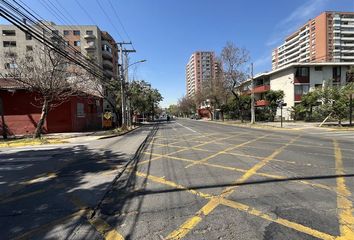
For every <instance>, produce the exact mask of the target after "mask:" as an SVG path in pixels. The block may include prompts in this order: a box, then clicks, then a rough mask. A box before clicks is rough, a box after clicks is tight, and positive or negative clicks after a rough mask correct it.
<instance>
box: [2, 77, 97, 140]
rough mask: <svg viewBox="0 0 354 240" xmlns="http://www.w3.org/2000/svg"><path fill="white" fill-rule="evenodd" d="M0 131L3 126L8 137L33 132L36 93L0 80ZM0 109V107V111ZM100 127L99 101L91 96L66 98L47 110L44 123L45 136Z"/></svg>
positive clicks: (36, 114)
mask: <svg viewBox="0 0 354 240" xmlns="http://www.w3.org/2000/svg"><path fill="white" fill-rule="evenodd" d="M0 99H1V101H0V104H1V102H2V109H3V114H4V122H2V120H1V118H0V132H1V133H2V126H3V124H4V123H5V126H6V129H7V133H8V135H27V134H32V133H34V131H35V129H36V126H37V122H38V120H39V118H40V116H41V107H40V103H39V101H38V94H36V93H32V92H29V91H28V90H26V89H23V88H21V87H20V86H18V85H17V84H16V82H14V81H12V80H10V79H0ZM0 109H1V108H0ZM101 128H102V98H101V97H99V96H96V95H93V94H92V93H91V94H89V93H83V94H80V96H73V97H70V98H69V99H68V100H67V101H66V102H64V103H62V104H60V105H59V106H58V107H56V108H54V109H51V110H50V111H49V113H48V116H47V120H46V122H45V124H44V132H45V133H58V132H81V131H89V130H98V129H101Z"/></svg>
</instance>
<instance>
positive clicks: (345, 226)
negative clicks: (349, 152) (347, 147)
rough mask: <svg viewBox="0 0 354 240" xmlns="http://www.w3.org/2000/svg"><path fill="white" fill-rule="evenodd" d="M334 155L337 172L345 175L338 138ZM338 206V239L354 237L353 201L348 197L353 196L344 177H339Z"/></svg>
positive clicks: (335, 141) (334, 144)
mask: <svg viewBox="0 0 354 240" xmlns="http://www.w3.org/2000/svg"><path fill="white" fill-rule="evenodd" d="M333 146H334V156H335V162H336V174H337V175H344V174H345V172H344V168H343V160H342V152H341V149H340V146H339V144H338V142H337V140H335V139H333ZM337 192H338V194H337V208H338V218H339V231H340V235H341V236H340V237H339V238H338V239H341V240H344V239H348V240H352V239H354V216H353V210H354V209H353V203H352V202H351V201H350V200H349V199H348V198H350V196H351V193H350V191H349V190H348V189H347V187H346V185H345V178H344V177H337Z"/></svg>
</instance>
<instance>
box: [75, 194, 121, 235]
mask: <svg viewBox="0 0 354 240" xmlns="http://www.w3.org/2000/svg"><path fill="white" fill-rule="evenodd" d="M70 200H71V201H72V202H73V203H74V204H75V205H76V206H77V207H79V208H81V209H87V207H86V206H85V204H84V203H83V202H82V201H81V200H80V199H79V198H78V197H76V196H72V198H71V199H70ZM91 213H92V211H91V210H90V211H86V212H85V216H86V219H87V221H88V222H89V223H90V224H91V225H92V226H93V227H94V228H95V229H96V230H97V232H99V233H100V234H101V235H102V236H104V238H105V240H124V237H123V236H122V235H121V234H120V233H118V232H117V231H116V230H115V229H113V228H112V227H111V226H110V225H109V224H108V223H107V222H105V221H104V220H103V219H101V218H99V217H94V218H91Z"/></svg>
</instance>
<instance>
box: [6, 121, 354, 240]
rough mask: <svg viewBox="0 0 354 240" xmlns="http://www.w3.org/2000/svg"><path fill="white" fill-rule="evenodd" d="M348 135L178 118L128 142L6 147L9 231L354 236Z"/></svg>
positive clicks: (22, 234)
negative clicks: (41, 147)
mask: <svg viewBox="0 0 354 240" xmlns="http://www.w3.org/2000/svg"><path fill="white" fill-rule="evenodd" d="M348 133H350V132H346V134H345V135H343V136H344V137H341V136H340V134H337V133H334V134H331V133H330V132H325V131H319V130H317V131H315V130H314V131H312V130H311V129H306V130H301V129H300V130H299V129H297V130H280V129H279V130H269V129H249V128H240V127H235V126H228V125H223V124H218V123H211V122H202V121H195V120H177V121H172V122H170V123H163V124H158V125H156V126H154V127H152V126H146V127H143V128H141V129H139V130H137V131H135V132H133V133H131V134H128V135H126V136H125V137H119V138H112V139H106V140H98V141H94V142H87V143H81V144H77V145H63V146H58V147H54V146H51V147H50V148H49V149H47V148H44V149H41V150H40V149H31V150H23V149H22V150H21V149H20V150H8V151H6V152H4V153H2V154H1V156H0V161H1V167H0V183H1V184H0V193H1V197H0V203H1V207H0V211H1V215H0V226H1V228H0V236H1V239H21V238H22V239H341V240H343V239H348V240H352V239H354V217H353V215H354V212H353V201H354V195H353V193H354V139H353V138H352V136H351V135H350V134H348ZM142 142H144V144H142V145H140V144H141V143H142ZM139 145H140V146H141V147H140V148H139V149H138V146H139ZM137 149H138V152H137V154H136V155H135V157H133V156H134V154H133V153H134V152H135V151H136V150H137ZM132 157H133V158H132Z"/></svg>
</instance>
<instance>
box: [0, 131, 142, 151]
mask: <svg viewBox="0 0 354 240" xmlns="http://www.w3.org/2000/svg"><path fill="white" fill-rule="evenodd" d="M137 128H139V126H136V127H135V128H133V129H130V130H128V131H124V132H123V131H122V132H119V131H117V130H116V129H110V130H100V131H91V132H65V133H50V134H43V135H42V138H41V139H33V138H32V137H31V136H15V137H10V138H9V139H8V140H5V141H4V140H0V148H1V147H23V146H32V145H45V144H63V143H77V142H86V141H94V140H100V139H105V138H112V137H117V136H121V135H124V134H127V133H129V132H131V131H134V130H136V129H137Z"/></svg>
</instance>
